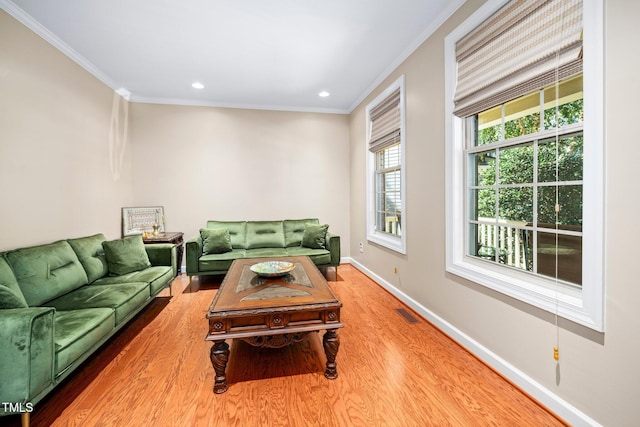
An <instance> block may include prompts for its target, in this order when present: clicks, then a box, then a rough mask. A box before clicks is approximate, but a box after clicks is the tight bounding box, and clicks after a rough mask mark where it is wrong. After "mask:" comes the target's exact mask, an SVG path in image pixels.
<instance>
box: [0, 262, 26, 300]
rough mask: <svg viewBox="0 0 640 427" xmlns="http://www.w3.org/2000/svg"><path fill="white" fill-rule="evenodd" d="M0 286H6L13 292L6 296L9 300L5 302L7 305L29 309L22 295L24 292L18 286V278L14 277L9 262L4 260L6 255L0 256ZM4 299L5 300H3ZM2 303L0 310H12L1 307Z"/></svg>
mask: <svg viewBox="0 0 640 427" xmlns="http://www.w3.org/2000/svg"><path fill="white" fill-rule="evenodd" d="M0 286H4V287H5V288H7V290H9V291H11V295H10V294H8V293H7V294H6V295H8V296H6V297H7V298H8V299H9V300H8V301H6V302H5V305H17V304H20V305H19V306H16V307H15V308H19V307H28V305H27V300H25V299H24V295H22V291H21V290H20V286H18V281H17V280H16V276H14V275H13V271H11V267H10V266H9V264H8V263H7V260H5V259H4V255H2V254H0ZM13 298H17V301H15V300H13ZM3 299H4V298H3ZM2 304H3V303H2V301H0V308H11V307H1V305H2Z"/></svg>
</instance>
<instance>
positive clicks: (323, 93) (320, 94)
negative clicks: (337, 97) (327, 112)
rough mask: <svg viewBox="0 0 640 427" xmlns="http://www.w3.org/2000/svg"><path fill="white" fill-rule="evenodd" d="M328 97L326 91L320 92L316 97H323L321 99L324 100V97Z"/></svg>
mask: <svg viewBox="0 0 640 427" xmlns="http://www.w3.org/2000/svg"><path fill="white" fill-rule="evenodd" d="M329 95H330V93H329V92H327V91H326V90H323V91H322V92H320V93H319V94H318V96H321V97H323V98H326V97H327V96H329Z"/></svg>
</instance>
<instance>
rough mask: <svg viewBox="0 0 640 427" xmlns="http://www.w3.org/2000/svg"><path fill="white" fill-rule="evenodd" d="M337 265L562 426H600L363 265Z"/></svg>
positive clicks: (350, 260)
mask: <svg viewBox="0 0 640 427" xmlns="http://www.w3.org/2000/svg"><path fill="white" fill-rule="evenodd" d="M341 262H346V263H349V264H351V265H353V266H354V267H356V268H357V269H358V270H360V271H362V272H363V273H364V274H366V275H367V276H368V277H370V278H371V279H372V280H373V281H375V282H376V283H377V284H379V285H380V286H382V287H383V288H385V289H386V290H387V291H389V292H390V293H391V294H392V295H394V296H395V297H396V298H398V299H399V300H400V301H402V302H403V303H405V304H406V305H408V306H409V307H411V309H412V310H414V311H415V312H416V313H418V314H420V315H421V316H422V317H424V318H425V319H427V320H428V321H429V322H431V323H432V324H433V325H435V326H436V327H437V328H439V329H440V330H441V331H442V332H444V333H445V334H447V335H448V336H449V337H451V338H452V339H453V340H455V341H456V342H457V343H458V344H460V345H461V346H463V347H464V348H466V349H467V350H469V351H470V352H471V353H473V354H474V355H475V356H476V357H477V358H479V359H480V360H482V361H483V362H485V363H486V364H487V365H489V366H490V367H492V368H493V369H495V370H496V371H497V372H499V373H501V374H502V375H504V376H505V377H506V378H508V379H509V380H510V381H511V382H513V383H514V384H515V385H517V386H518V387H520V388H521V389H522V390H524V391H525V392H526V393H528V394H529V395H530V396H532V397H533V398H534V399H536V400H537V401H538V402H540V403H541V404H542V405H544V406H545V407H547V408H549V410H551V411H552V412H554V413H555V414H557V415H558V416H559V417H561V418H562V419H563V420H565V421H566V422H568V423H570V424H571V425H573V426H601V424H599V423H598V422H596V421H595V420H593V419H592V418H590V417H589V416H588V415H586V414H585V413H583V412H582V411H580V410H579V409H577V408H575V407H574V406H573V405H571V404H570V403H568V402H566V401H565V400H563V399H562V398H560V397H559V396H558V395H556V394H555V393H553V392H552V391H550V390H549V389H547V388H545V387H544V386H542V385H541V384H540V383H538V382H537V381H536V380H534V379H533V378H531V377H530V376H528V375H527V374H525V373H524V372H522V371H521V370H519V369H517V368H516V367H515V366H513V365H512V364H510V363H509V362H507V361H506V360H504V359H503V358H501V357H500V356H498V355H497V354H495V353H494V352H492V351H491V350H489V349H488V348H486V347H484V346H483V345H482V344H480V343H478V342H477V341H475V340H474V339H473V338H471V337H470V336H468V335H466V334H465V333H463V332H462V331H460V330H459V329H458V328H456V327H455V326H453V325H452V324H451V323H449V322H447V321H446V320H444V319H443V318H442V317H440V316H438V315H437V314H435V313H433V312H432V311H430V310H429V309H427V308H426V307H424V306H423V305H421V304H420V303H418V302H417V301H416V300H414V299H413V298H411V297H410V296H408V295H407V294H405V293H404V292H402V291H401V290H400V289H398V288H396V287H395V286H393V285H392V284H391V283H389V282H387V281H386V280H384V279H383V278H382V277H380V276H378V275H377V274H376V273H374V272H373V271H371V270H369V269H368V268H367V267H365V266H364V265H362V264H360V263H359V262H357V261H356V260H354V259H352V258H343V259H341Z"/></svg>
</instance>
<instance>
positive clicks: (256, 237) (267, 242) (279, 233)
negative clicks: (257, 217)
mask: <svg viewBox="0 0 640 427" xmlns="http://www.w3.org/2000/svg"><path fill="white" fill-rule="evenodd" d="M256 248H284V228H283V226H282V221H249V222H247V249H256Z"/></svg>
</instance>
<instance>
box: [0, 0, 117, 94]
mask: <svg viewBox="0 0 640 427" xmlns="http://www.w3.org/2000/svg"><path fill="white" fill-rule="evenodd" d="M0 8H2V9H3V10H4V11H5V12H7V13H8V14H9V15H11V16H13V17H14V18H15V19H16V20H18V21H19V22H20V23H21V24H22V25H24V26H25V27H27V28H29V29H30V30H31V31H33V32H34V33H36V34H37V35H39V36H40V37H42V38H43V39H44V40H45V41H46V42H48V43H49V44H51V45H52V46H53V47H55V48H56V49H58V50H59V51H60V52H62V53H64V54H65V55H66V56H67V57H69V58H70V59H71V60H72V61H73V62H75V63H76V64H78V65H80V66H81V67H82V68H84V69H85V70H87V71H88V72H89V73H91V74H92V75H93V76H95V77H96V78H97V79H98V80H100V81H101V82H102V83H104V84H105V85H107V86H109V87H110V88H111V89H113V90H117V89H119V86H118V85H117V84H116V83H115V82H114V81H113V80H112V79H111V78H110V77H109V76H107V75H106V74H104V73H103V72H102V71H100V70H99V69H98V68H97V67H96V66H95V65H93V64H92V63H91V62H90V61H89V60H87V58H85V57H84V56H82V55H80V54H79V53H78V52H77V51H75V50H74V49H72V48H71V47H70V46H69V45H68V44H66V43H65V42H64V41H62V39H60V38H59V37H58V36H56V35H55V34H53V33H52V32H51V31H49V30H48V29H47V28H46V27H44V26H43V25H42V24H41V23H39V22H38V21H36V20H35V19H33V18H32V17H31V16H30V15H29V14H27V13H26V12H25V11H24V10H22V9H21V8H19V7H18V6H17V5H16V4H14V3H13V2H11V1H9V0H0Z"/></svg>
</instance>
